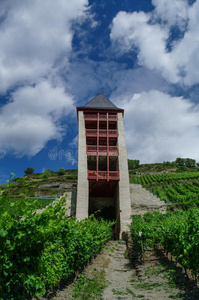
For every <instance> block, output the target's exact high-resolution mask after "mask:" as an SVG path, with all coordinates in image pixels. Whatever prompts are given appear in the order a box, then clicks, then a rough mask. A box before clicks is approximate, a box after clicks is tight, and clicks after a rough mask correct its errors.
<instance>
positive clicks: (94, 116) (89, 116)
mask: <svg viewBox="0 0 199 300" xmlns="http://www.w3.org/2000/svg"><path fill="white" fill-rule="evenodd" d="M84 119H85V120H91V121H92V120H93V121H96V120H97V114H86V113H85V114H84ZM99 120H102V121H106V120H107V115H106V114H99ZM108 120H109V121H117V115H108Z"/></svg>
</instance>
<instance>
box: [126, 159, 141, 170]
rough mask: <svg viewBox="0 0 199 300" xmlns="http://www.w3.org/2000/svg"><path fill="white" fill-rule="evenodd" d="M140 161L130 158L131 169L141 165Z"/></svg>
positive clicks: (129, 165)
mask: <svg viewBox="0 0 199 300" xmlns="http://www.w3.org/2000/svg"><path fill="white" fill-rule="evenodd" d="M139 164H140V161H139V160H138V159H133V160H132V159H128V167H129V170H133V169H136V168H138V167H139Z"/></svg>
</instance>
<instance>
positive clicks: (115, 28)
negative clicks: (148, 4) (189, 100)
mask: <svg viewBox="0 0 199 300" xmlns="http://www.w3.org/2000/svg"><path fill="white" fill-rule="evenodd" d="M153 4H154V5H155V6H156V7H155V9H154V11H153V12H152V13H144V12H133V13H126V12H119V13H118V14H117V15H116V17H115V18H114V19H113V23H112V29H111V34H110V37H111V39H112V41H113V42H118V45H119V46H118V48H119V49H120V51H122V53H125V52H128V51H132V50H135V49H137V51H138V54H137V57H138V63H139V64H140V65H141V66H145V67H147V68H148V69H150V70H153V69H154V70H157V71H158V72H160V73H161V75H162V76H163V77H164V78H166V79H167V80H168V82H171V83H181V84H183V83H184V84H185V85H188V86H191V85H193V84H197V83H199V39H198V32H199V2H198V1H196V2H195V3H194V4H193V5H192V6H189V5H188V4H187V1H185V0H184V1H183V0H172V1H165V0H160V1H159V0H158V1H157V0H154V1H153ZM158 18H159V19H161V20H162V21H164V22H162V23H160V22H158ZM185 24H187V29H186V32H185V33H184V36H183V38H182V39H180V40H173V42H172V49H171V51H168V50H167V41H168V38H169V36H170V33H171V32H170V29H171V28H170V27H171V26H174V25H175V26H178V27H179V28H180V30H183V29H184V28H185Z"/></svg>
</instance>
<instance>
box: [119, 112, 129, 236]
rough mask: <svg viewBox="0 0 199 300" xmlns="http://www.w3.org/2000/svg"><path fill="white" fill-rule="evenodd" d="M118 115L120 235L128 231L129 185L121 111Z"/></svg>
mask: <svg viewBox="0 0 199 300" xmlns="http://www.w3.org/2000/svg"><path fill="white" fill-rule="evenodd" d="M117 117H118V121H117V124H118V149H119V157H118V162H119V174H120V180H119V191H118V193H119V210H120V237H121V236H122V233H123V232H126V231H129V227H128V225H130V224H131V199H130V186H129V173H128V161H127V151H126V142H125V134H124V124H123V115H122V113H118V114H117Z"/></svg>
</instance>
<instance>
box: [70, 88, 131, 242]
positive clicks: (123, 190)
mask: <svg viewBox="0 0 199 300" xmlns="http://www.w3.org/2000/svg"><path fill="white" fill-rule="evenodd" d="M77 115H78V122H79V138H78V183H77V203H76V218H77V219H79V220H81V219H84V218H87V217H88V216H89V215H90V214H92V213H94V212H96V211H100V214H101V216H102V217H104V218H108V219H114V220H116V226H115V234H116V237H119V236H121V234H122V233H123V232H126V231H129V228H128V225H129V224H130V215H131V204H130V189H129V174H128V163H127V151H126V143H125V135H124V125H123V115H124V110H123V109H122V108H118V107H116V106H115V105H114V104H113V103H112V102H111V101H110V100H109V99H108V98H106V97H105V96H104V95H103V94H102V93H100V94H99V95H97V96H96V97H95V98H93V99H92V100H91V101H90V102H88V103H87V104H86V105H85V106H82V107H77Z"/></svg>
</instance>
